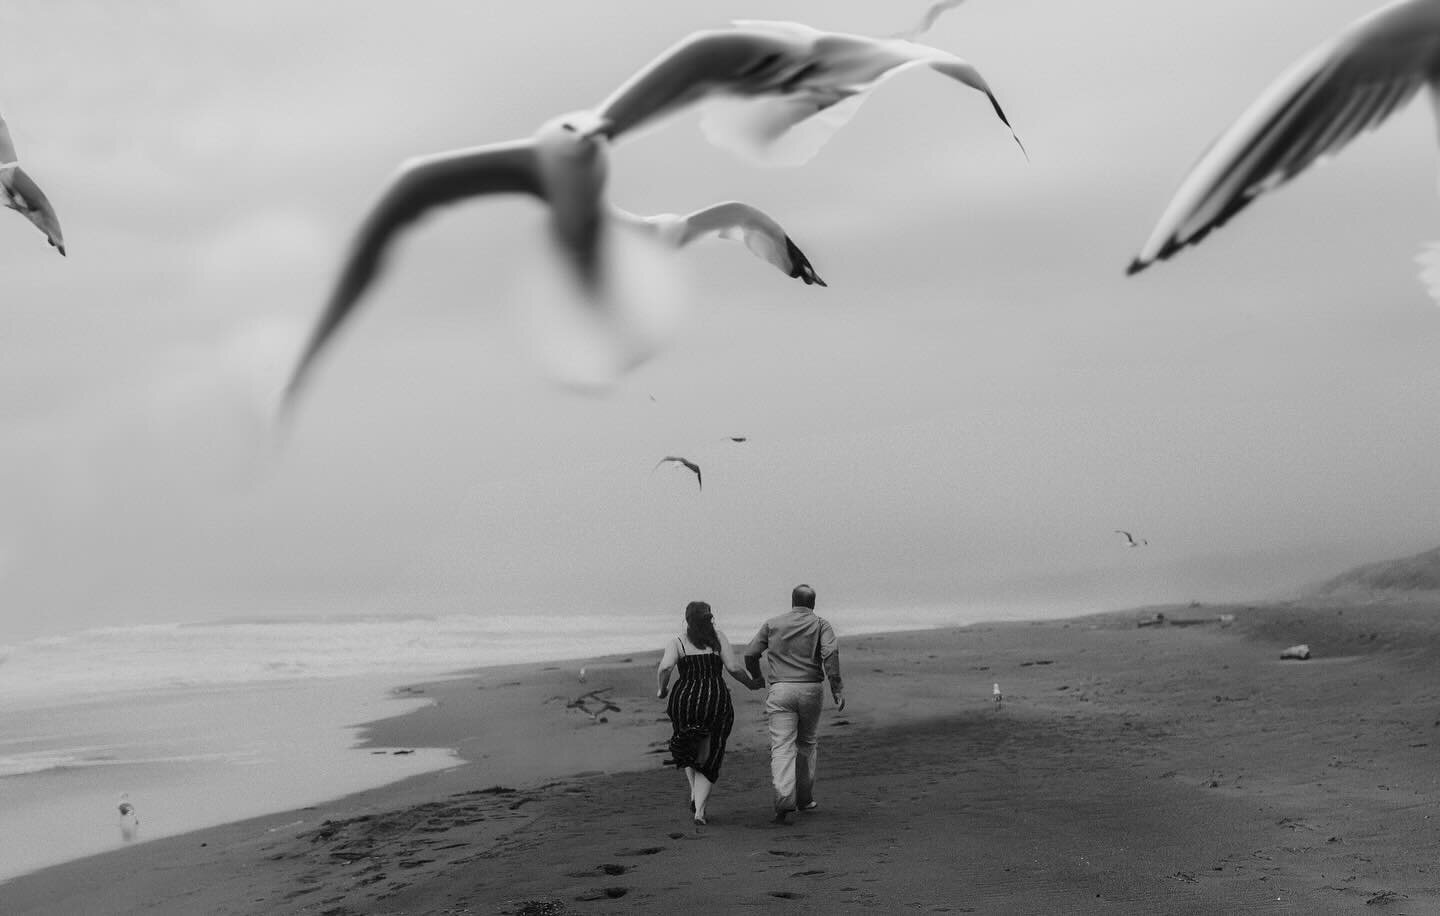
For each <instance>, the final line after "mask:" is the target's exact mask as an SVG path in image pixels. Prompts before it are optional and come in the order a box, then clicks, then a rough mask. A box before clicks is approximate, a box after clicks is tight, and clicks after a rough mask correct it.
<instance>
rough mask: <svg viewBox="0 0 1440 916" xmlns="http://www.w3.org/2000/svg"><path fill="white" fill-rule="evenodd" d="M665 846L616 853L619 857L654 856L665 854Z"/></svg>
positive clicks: (643, 847) (644, 847)
mask: <svg viewBox="0 0 1440 916" xmlns="http://www.w3.org/2000/svg"><path fill="white" fill-rule="evenodd" d="M664 851H665V847H664V846H642V847H640V848H638V849H622V850H620V851H619V852H617V853H615V855H617V856H653V855H655V853H657V852H664Z"/></svg>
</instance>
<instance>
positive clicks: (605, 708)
mask: <svg viewBox="0 0 1440 916" xmlns="http://www.w3.org/2000/svg"><path fill="white" fill-rule="evenodd" d="M614 689H615V688H613V687H601V688H599V689H597V690H592V691H590V692H589V693H586V694H582V695H581V696H578V697H576V698H575V699H573V700H570V701H569V702H568V703H566V704H565V708H566V709H578V710H580V711H581V712H583V713H585V715H587V716H589V717H590V718H591V719H592V720H594V721H596V722H609V721H610V720H609V719H607V718H606V717H605V715H604V714H605V713H607V712H620V707H619V706H616V705H615V704H614V703H612V702H610V701H609V700H607V699H605V698H604V697H602V696H601V694H602V693H609V692H610V691H611V690H614ZM556 699H563V697H556ZM592 703H594V704H598V706H599V708H598V709H591V708H590V705H591V704H592Z"/></svg>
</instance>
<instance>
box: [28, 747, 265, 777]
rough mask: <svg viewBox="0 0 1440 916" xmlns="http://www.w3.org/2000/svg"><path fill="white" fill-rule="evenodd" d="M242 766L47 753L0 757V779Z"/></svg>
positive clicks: (178, 758)
mask: <svg viewBox="0 0 1440 916" xmlns="http://www.w3.org/2000/svg"><path fill="white" fill-rule="evenodd" d="M216 762H220V763H243V762H244V761H243V760H241V759H238V758H236V757H235V755H231V754H218V753H212V754H180V755H175V756H165V757H122V756H118V755H106V754H101V755H96V756H86V755H83V754H79V753H64V752H59V753H57V752H49V753H41V754H19V755H16V756H13V757H6V756H3V755H0V779H5V778H8V777H13V776H29V775H33V774H35V773H47V772H53V771H57V770H78V769H89V768H93V767H116V766H146V765H152V764H167V763H173V764H185V763H216Z"/></svg>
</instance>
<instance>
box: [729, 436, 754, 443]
mask: <svg viewBox="0 0 1440 916" xmlns="http://www.w3.org/2000/svg"><path fill="white" fill-rule="evenodd" d="M725 438H727V439H729V440H730V441H731V442H749V441H750V437H749V436H726V437H725Z"/></svg>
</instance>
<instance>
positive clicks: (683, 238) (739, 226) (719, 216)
mask: <svg viewBox="0 0 1440 916" xmlns="http://www.w3.org/2000/svg"><path fill="white" fill-rule="evenodd" d="M611 212H612V213H613V214H614V215H615V216H616V217H617V218H618V219H621V220H623V221H625V222H626V223H628V224H630V225H631V226H633V227H635V228H636V229H637V230H639V231H642V232H649V233H651V234H652V235H653V236H654V237H655V238H657V239H658V240H659V241H660V242H661V243H663V244H665V245H667V246H669V247H671V248H683V247H684V246H686V245H688V244H690V243H691V242H693V241H695V240H696V239H698V238H701V237H702V236H706V235H710V234H714V235H718V236H719V237H720V238H722V239H733V240H735V241H737V242H744V243H745V247H746V248H749V249H750V250H751V251H752V252H753V253H754V254H755V256H756V257H759V258H762V259H764V260H766V261H769V262H770V263H771V264H774V265H775V266H776V267H778V268H780V270H781V271H783V272H784V274H785V275H786V276H787V277H794V278H796V279H798V280H801V281H803V282H804V284H805V285H806V286H812V285H819V286H827V285H828V284H827V283H826V282H825V281H824V280H822V279H820V275H819V274H817V273H816V272H815V268H814V266H813V265H811V263H810V259H809V258H807V257H805V252H803V251H801V250H800V248H799V246H797V245H796V244H795V242H794V241H792V240H791V238H790V236H789V235H787V234H786V233H785V230H784V229H782V228H781V227H780V224H779V223H777V222H775V220H773V219H771V218H770V217H769V216H768V215H766V214H765V213H763V212H762V211H760V210H757V209H755V208H754V207H752V206H750V205H749V204H742V203H739V202H738V201H733V200H732V201H727V202H725V203H723V204H715V205H714V206H710V207H706V208H705V209H703V210H696V211H695V212H694V213H691V214H689V215H688V216H680V215H679V214H676V213H657V214H655V215H654V216H637V215H636V214H634V213H629V212H627V211H625V210H621V209H620V208H619V207H612V208H611Z"/></svg>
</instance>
